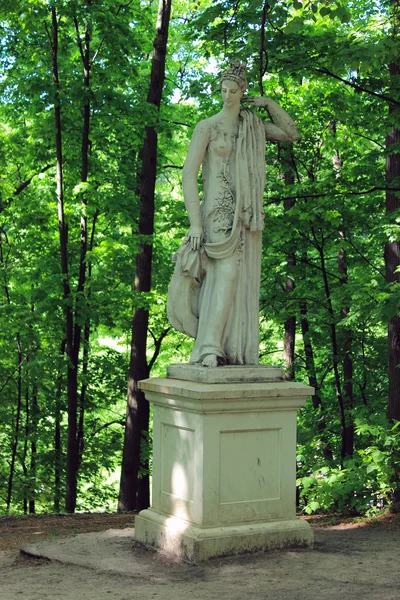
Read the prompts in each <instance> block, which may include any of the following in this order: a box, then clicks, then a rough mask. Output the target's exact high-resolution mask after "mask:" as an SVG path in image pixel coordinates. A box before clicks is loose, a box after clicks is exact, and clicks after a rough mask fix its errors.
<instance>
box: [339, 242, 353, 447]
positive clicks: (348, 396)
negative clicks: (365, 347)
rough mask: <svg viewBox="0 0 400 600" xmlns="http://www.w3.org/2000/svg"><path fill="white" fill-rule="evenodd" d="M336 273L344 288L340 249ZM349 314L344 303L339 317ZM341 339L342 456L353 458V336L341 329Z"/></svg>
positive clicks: (343, 260)
mask: <svg viewBox="0 0 400 600" xmlns="http://www.w3.org/2000/svg"><path fill="white" fill-rule="evenodd" d="M339 233H340V236H341V238H342V239H343V240H344V239H345V233H344V231H340V232H339ZM338 271H339V274H340V275H341V283H342V286H346V285H347V283H348V274H347V254H346V250H345V249H344V248H343V247H342V248H340V250H339V253H338ZM349 312H350V307H349V306H347V305H346V303H344V304H343V305H342V307H341V309H340V316H341V317H342V319H345V318H346V317H347V315H348V314H349ZM342 338H343V404H344V410H345V413H346V425H345V428H344V439H343V453H344V456H353V452H354V423H353V416H352V410H353V405H354V398H353V358H352V345H353V336H352V332H351V331H350V330H349V329H348V328H347V327H343V328H342Z"/></svg>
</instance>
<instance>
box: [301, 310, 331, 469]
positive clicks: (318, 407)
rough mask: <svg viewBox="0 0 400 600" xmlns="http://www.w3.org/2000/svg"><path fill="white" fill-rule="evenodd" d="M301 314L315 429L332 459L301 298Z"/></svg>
mask: <svg viewBox="0 0 400 600" xmlns="http://www.w3.org/2000/svg"><path fill="white" fill-rule="evenodd" d="M300 315H301V333H302V336H303V343H304V354H305V357H306V370H307V375H308V382H309V384H310V385H311V386H312V387H313V388H314V389H315V394H314V396H313V397H312V403H313V407H314V409H315V411H319V413H320V418H319V419H318V423H317V429H318V433H319V434H320V440H321V443H322V445H323V448H322V452H323V454H324V456H325V458H327V459H328V460H332V450H331V448H330V446H329V438H328V436H327V435H326V419H325V413H324V407H323V404H322V399H321V394H320V386H319V383H318V379H317V370H316V368H315V359H314V350H313V347H312V343H311V334H310V324H309V321H308V310H307V303H306V302H305V301H304V300H302V301H301V302H300Z"/></svg>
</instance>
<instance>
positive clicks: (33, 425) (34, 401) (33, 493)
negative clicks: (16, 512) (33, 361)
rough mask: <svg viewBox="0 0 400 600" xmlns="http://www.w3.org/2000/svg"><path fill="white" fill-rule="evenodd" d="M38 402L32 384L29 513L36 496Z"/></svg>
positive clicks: (33, 509)
mask: <svg viewBox="0 0 400 600" xmlns="http://www.w3.org/2000/svg"><path fill="white" fill-rule="evenodd" d="M39 413H40V410H39V403H38V390H37V385H36V384H35V383H34V384H33V386H32V410H31V432H30V433H31V463H30V481H31V484H30V486H29V514H31V515H32V514H35V512H36V506H35V496H36V454H37V429H38V421H39Z"/></svg>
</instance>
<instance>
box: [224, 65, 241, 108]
mask: <svg viewBox="0 0 400 600" xmlns="http://www.w3.org/2000/svg"><path fill="white" fill-rule="evenodd" d="M220 82H221V93H222V99H223V101H224V105H225V106H227V107H233V106H239V105H240V100H241V98H242V96H243V94H244V92H245V89H246V86H247V81H246V63H243V62H242V61H240V60H233V61H232V62H231V63H230V65H229V69H227V70H226V71H224V72H223V73H222V74H221V77H220Z"/></svg>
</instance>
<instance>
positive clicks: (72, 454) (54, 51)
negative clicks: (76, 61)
mask: <svg viewBox="0 0 400 600" xmlns="http://www.w3.org/2000/svg"><path fill="white" fill-rule="evenodd" d="M51 22H52V33H51V34H50V32H49V31H48V36H49V41H50V47H51V55H52V72H53V81H54V88H55V91H54V119H55V145H56V179H57V205H58V228H59V234H60V260H61V272H62V276H63V299H64V314H65V330H66V336H65V339H66V353H67V357H68V367H67V399H68V405H67V411H68V442H67V468H66V501H65V509H66V511H67V512H70V513H71V512H74V510H75V504H76V469H77V458H78V457H77V440H76V432H77V415H76V411H77V385H78V380H77V377H78V374H77V355H76V347H75V344H74V316H73V306H72V294H71V288H70V284H69V271H68V235H67V224H66V222H65V213H64V184H63V177H64V174H63V144H62V126H61V125H62V123H61V103H60V80H59V74H58V20H57V12H56V8H55V7H54V6H52V8H51ZM46 29H47V26H46Z"/></svg>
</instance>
